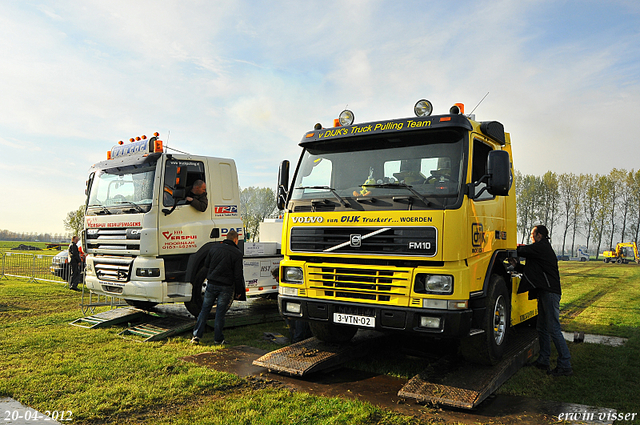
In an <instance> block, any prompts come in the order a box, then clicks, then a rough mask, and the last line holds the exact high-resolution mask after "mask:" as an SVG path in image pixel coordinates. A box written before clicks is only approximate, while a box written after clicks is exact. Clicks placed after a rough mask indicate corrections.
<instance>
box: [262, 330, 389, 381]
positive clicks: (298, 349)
mask: <svg viewBox="0 0 640 425" xmlns="http://www.w3.org/2000/svg"><path fill="white" fill-rule="evenodd" d="M384 336H385V335H384V334H382V333H380V332H376V331H362V330H359V331H358V333H356V335H355V336H354V337H353V339H352V340H351V341H350V342H348V343H345V344H329V343H326V342H322V341H320V340H319V339H317V338H315V337H313V338H309V339H305V340H304V341H300V342H297V343H295V344H291V345H289V346H286V347H283V348H280V349H278V350H275V351H272V352H270V353H267V354H265V355H264V356H262V357H260V358H259V359H257V360H254V361H253V364H254V365H255V366H261V367H265V368H267V369H269V370H272V371H274V372H279V373H286V374H289V375H293V376H304V375H307V374H309V373H313V372H318V371H320V370H326V369H330V368H333V367H335V366H338V365H340V364H342V363H345V362H348V361H350V360H353V359H355V358H358V357H362V356H364V355H365V354H367V352H368V351H369V350H368V348H369V346H371V345H372V344H373V343H379V342H380V340H381V339H383V338H384Z"/></svg>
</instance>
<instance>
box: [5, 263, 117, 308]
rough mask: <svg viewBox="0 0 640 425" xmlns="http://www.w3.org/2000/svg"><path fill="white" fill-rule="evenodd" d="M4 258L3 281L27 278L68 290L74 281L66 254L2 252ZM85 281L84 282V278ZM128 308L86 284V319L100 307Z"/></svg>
mask: <svg viewBox="0 0 640 425" xmlns="http://www.w3.org/2000/svg"><path fill="white" fill-rule="evenodd" d="M0 257H1V258H0V260H1V266H0V267H1V268H0V279H2V278H9V277H19V278H27V279H29V281H30V282H35V281H45V282H59V283H64V284H65V286H67V287H68V286H69V283H70V282H71V264H70V262H69V261H68V259H67V256H66V254H64V252H63V253H62V255H47V254H29V253H22V252H10V251H4V252H0ZM83 275H84V271H83ZM82 282H84V276H83V278H82ZM127 305H128V304H127V303H126V302H125V301H124V300H123V299H121V298H116V297H111V296H108V295H98V294H94V293H93V292H92V291H89V290H87V288H86V287H85V286H84V285H82V298H81V301H80V308H81V310H82V313H83V314H84V315H85V316H88V315H90V314H94V313H95V312H96V308H102V307H104V308H108V309H113V308H117V307H126V306H127Z"/></svg>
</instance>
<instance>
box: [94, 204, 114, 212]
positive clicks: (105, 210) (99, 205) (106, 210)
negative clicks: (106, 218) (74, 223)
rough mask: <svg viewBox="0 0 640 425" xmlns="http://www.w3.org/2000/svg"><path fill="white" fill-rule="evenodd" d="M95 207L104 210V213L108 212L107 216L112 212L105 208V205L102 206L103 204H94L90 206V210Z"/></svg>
mask: <svg viewBox="0 0 640 425" xmlns="http://www.w3.org/2000/svg"><path fill="white" fill-rule="evenodd" d="M93 207H99V208H102V211H104V212H106V213H107V214H111V211H109V208H107V207H105V206H104V205H102V204H92V205H89V208H93Z"/></svg>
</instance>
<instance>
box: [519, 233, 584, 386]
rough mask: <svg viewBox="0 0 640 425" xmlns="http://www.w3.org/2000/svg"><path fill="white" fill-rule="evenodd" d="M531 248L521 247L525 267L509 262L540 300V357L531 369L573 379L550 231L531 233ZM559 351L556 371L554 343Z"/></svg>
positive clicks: (538, 328)
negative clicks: (552, 364)
mask: <svg viewBox="0 0 640 425" xmlns="http://www.w3.org/2000/svg"><path fill="white" fill-rule="evenodd" d="M531 242H533V243H532V244H530V245H525V246H519V247H518V252H517V255H518V257H524V258H525V259H526V262H525V264H524V265H522V264H518V262H517V260H516V259H515V258H510V259H509V262H510V263H511V264H512V265H513V266H515V268H516V270H517V271H518V272H521V273H522V283H521V284H522V285H528V287H529V288H530V290H529V292H530V293H531V292H535V294H536V296H537V298H538V325H537V330H538V340H539V342H540V355H539V356H538V360H536V361H535V362H533V363H532V364H531V365H532V366H535V367H537V368H538V369H546V370H547V373H548V374H549V375H553V376H570V375H573V370H572V369H571V354H570V353H569V347H567V342H566V341H565V340H564V336H563V335H562V331H561V329H560V298H561V296H562V291H561V290H560V272H559V270H558V259H557V257H556V253H555V252H554V251H553V248H552V247H551V243H549V231H548V230H547V228H546V227H545V226H542V225H538V226H536V227H534V228H533V229H532V230H531ZM550 340H552V341H553V344H554V345H555V346H556V350H557V351H558V363H557V366H556V368H555V369H553V370H551V369H550V368H549V357H550V356H551V342H550Z"/></svg>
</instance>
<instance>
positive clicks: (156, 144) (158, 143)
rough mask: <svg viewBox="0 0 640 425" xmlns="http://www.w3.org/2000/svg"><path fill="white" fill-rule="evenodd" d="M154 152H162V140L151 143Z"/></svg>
mask: <svg viewBox="0 0 640 425" xmlns="http://www.w3.org/2000/svg"><path fill="white" fill-rule="evenodd" d="M153 151H154V152H162V140H157V139H156V141H155V142H154V143H153Z"/></svg>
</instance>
